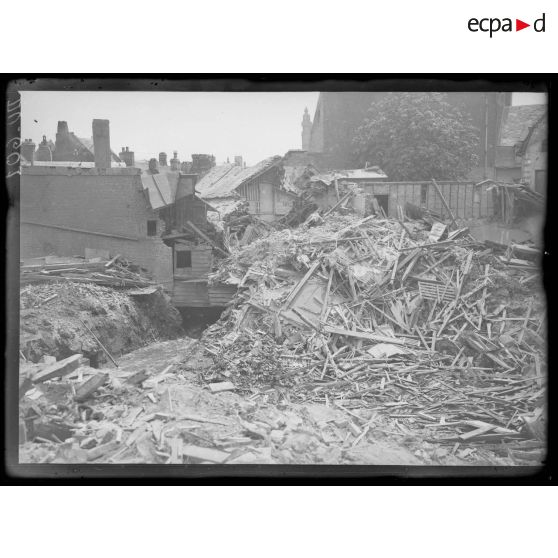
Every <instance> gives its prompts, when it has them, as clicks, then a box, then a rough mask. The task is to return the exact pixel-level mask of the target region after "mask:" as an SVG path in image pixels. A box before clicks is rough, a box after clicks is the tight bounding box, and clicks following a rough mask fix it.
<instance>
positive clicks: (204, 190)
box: [196, 155, 282, 199]
mask: <svg viewBox="0 0 558 558" xmlns="http://www.w3.org/2000/svg"><path fill="white" fill-rule="evenodd" d="M281 159H282V158H281V157H280V156H278V155H276V156H274V157H268V158H267V159H264V160H263V161H260V162H259V163H257V164H256V165H254V166H252V167H246V168H242V167H240V166H236V165H232V164H227V165H219V166H217V167H213V168H212V169H211V170H210V171H209V172H208V173H207V174H206V175H205V176H204V177H203V178H202V179H201V180H200V181H199V182H198V183H197V184H196V191H197V192H199V194H200V196H201V197H202V198H207V199H211V198H226V197H229V196H234V191H235V190H236V189H237V188H238V187H239V186H241V185H242V184H244V183H245V182H247V181H248V180H251V179H253V178H255V177H256V176H258V175H259V174H261V173H263V172H265V171H267V170H269V169H270V168H271V167H273V166H274V165H276V164H277V163H279V162H280V161H281Z"/></svg>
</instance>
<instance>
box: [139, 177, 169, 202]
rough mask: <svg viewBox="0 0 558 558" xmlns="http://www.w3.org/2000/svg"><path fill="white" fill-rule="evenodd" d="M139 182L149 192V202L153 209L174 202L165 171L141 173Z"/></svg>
mask: <svg viewBox="0 0 558 558" xmlns="http://www.w3.org/2000/svg"><path fill="white" fill-rule="evenodd" d="M141 182H142V184H143V187H144V188H145V189H146V190H147V191H148V192H149V202H150V203H151V207H152V208H153V209H160V208H161V207H165V206H166V205H170V204H171V203H173V202H174V195H173V193H172V190H171V186H170V185H169V180H168V178H167V174H166V173H161V174H145V173H142V175H141ZM175 191H176V188H175Z"/></svg>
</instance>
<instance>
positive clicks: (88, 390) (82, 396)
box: [74, 373, 109, 401]
mask: <svg viewBox="0 0 558 558" xmlns="http://www.w3.org/2000/svg"><path fill="white" fill-rule="evenodd" d="M108 378H109V375H108V374H107V373H101V374H96V375H95V376H92V377H91V378H89V379H88V380H86V381H85V382H83V383H82V384H80V385H79V386H78V387H77V389H76V394H75V396H74V399H75V400H76V401H85V400H86V399H88V398H89V397H91V395H93V393H95V392H96V391H97V390H98V389H99V388H100V387H101V386H103V385H105V384H106V382H107V380H108Z"/></svg>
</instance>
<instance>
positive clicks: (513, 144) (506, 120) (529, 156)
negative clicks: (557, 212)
mask: <svg viewBox="0 0 558 558" xmlns="http://www.w3.org/2000/svg"><path fill="white" fill-rule="evenodd" d="M547 136H548V124H547V108H546V105H520V106H512V107H506V109H505V111H504V115H503V120H502V126H501V129H500V133H499V138H498V147H497V149H496V176H495V180H498V181H502V182H521V183H523V184H526V185H528V186H529V187H530V188H531V189H532V190H535V191H536V192H537V193H539V194H543V195H544V194H545V193H546V180H547V170H546V169H547V152H548V140H547Z"/></svg>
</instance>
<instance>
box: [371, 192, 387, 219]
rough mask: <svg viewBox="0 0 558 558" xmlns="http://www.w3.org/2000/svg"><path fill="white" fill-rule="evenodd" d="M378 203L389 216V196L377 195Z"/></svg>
mask: <svg viewBox="0 0 558 558" xmlns="http://www.w3.org/2000/svg"><path fill="white" fill-rule="evenodd" d="M374 197H375V198H376V202H377V203H378V205H379V206H380V207H381V208H382V209H383V210H384V213H385V214H386V215H388V214H389V195H388V194H375V195H374Z"/></svg>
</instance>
